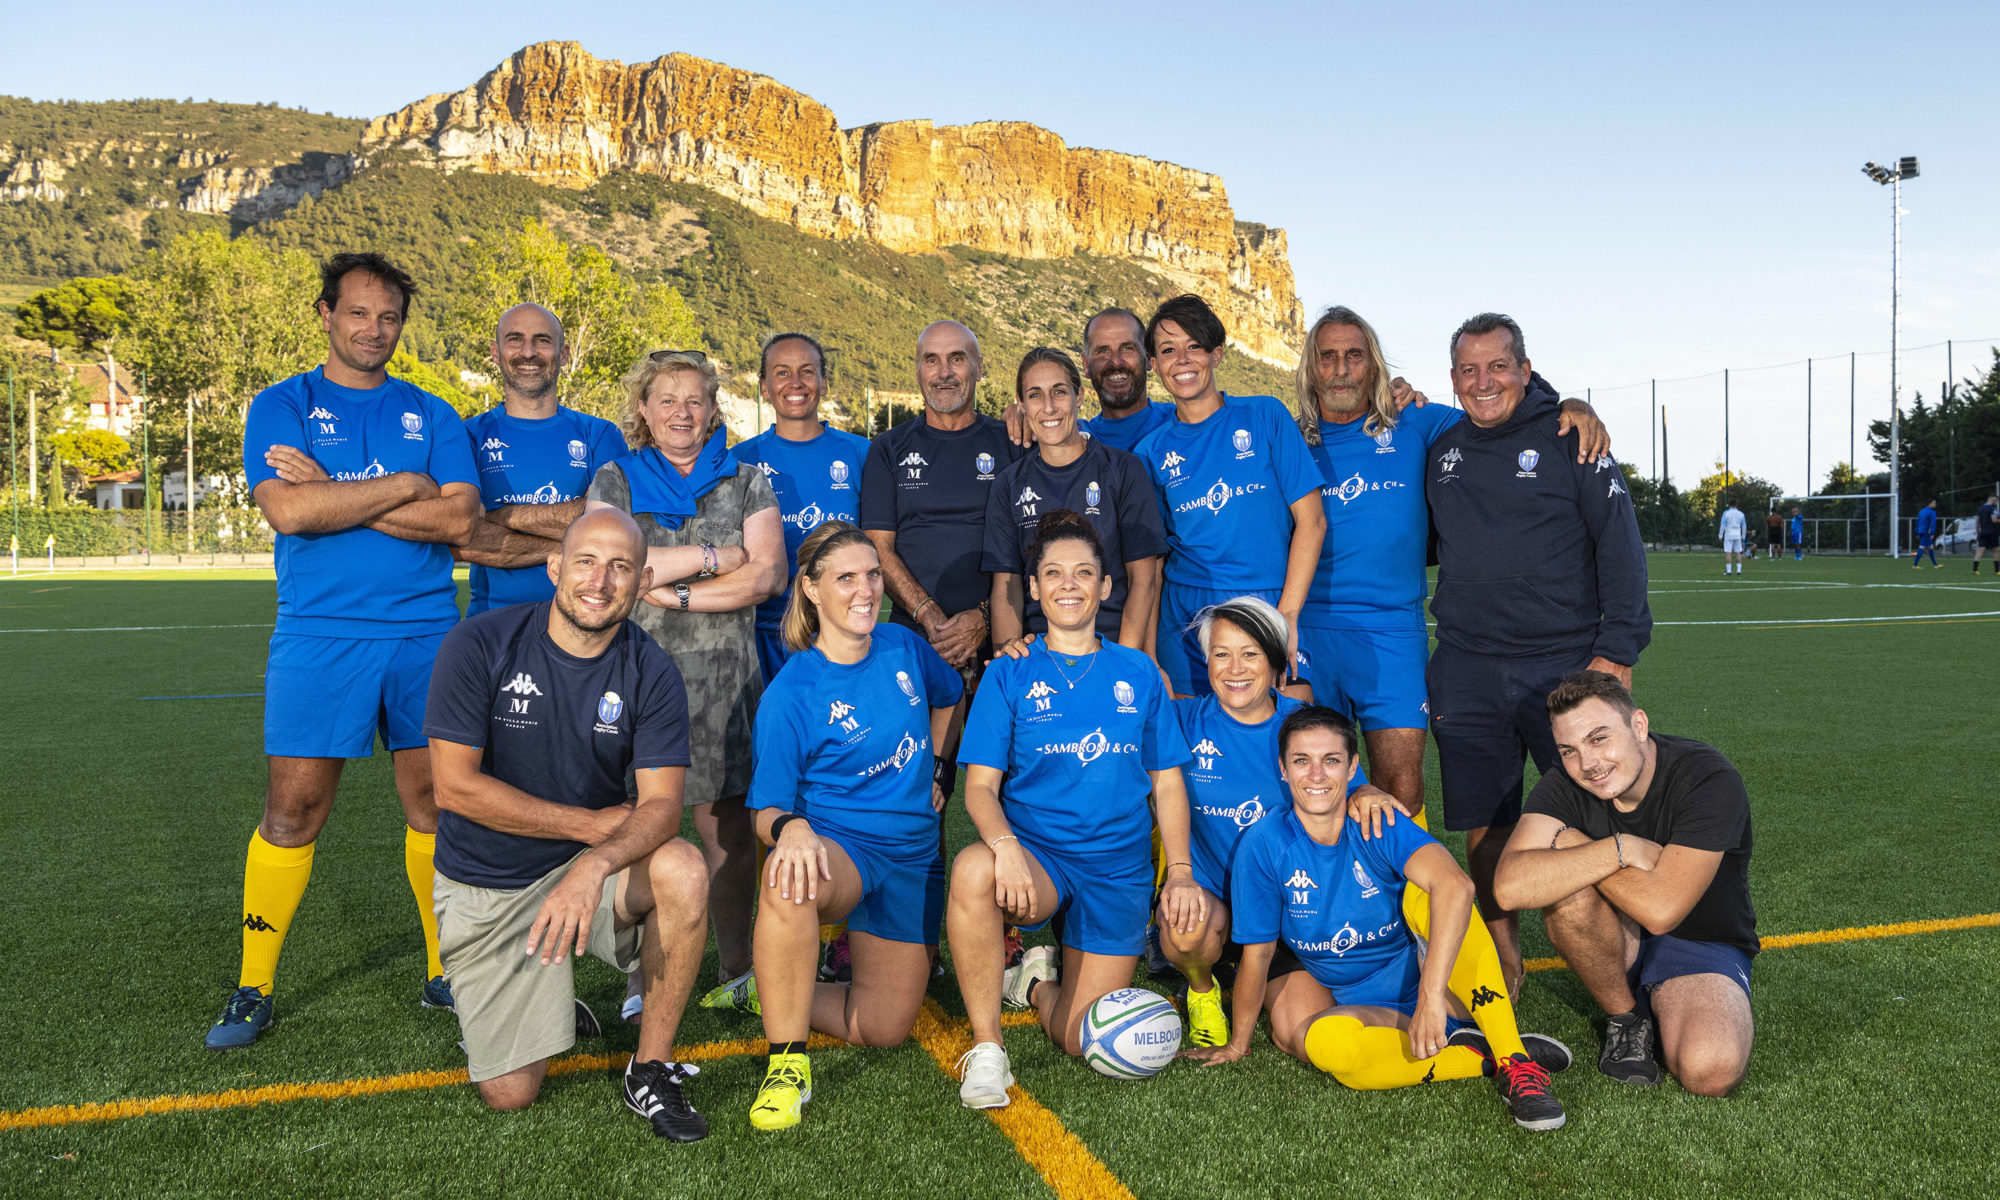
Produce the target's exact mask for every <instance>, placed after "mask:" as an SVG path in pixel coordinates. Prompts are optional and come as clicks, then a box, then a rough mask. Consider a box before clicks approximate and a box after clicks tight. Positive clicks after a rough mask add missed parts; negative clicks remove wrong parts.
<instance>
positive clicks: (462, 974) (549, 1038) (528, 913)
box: [431, 859, 640, 1083]
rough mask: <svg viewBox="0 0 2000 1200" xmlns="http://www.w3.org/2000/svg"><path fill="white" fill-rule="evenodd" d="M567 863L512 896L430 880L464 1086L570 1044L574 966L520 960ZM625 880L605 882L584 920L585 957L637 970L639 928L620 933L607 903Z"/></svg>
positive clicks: (573, 1036) (572, 1037)
mask: <svg viewBox="0 0 2000 1200" xmlns="http://www.w3.org/2000/svg"><path fill="white" fill-rule="evenodd" d="M575 861H576V860H575V859H571V860H570V861H569V862H567V863H564V864H563V865H562V866H560V867H557V868H556V869H555V870H553V871H550V872H549V873H548V874H546V875H544V876H542V877H541V878H540V879H537V880H536V881H535V882H534V883H532V884H530V885H528V886H527V887H524V888H520V889H518V890H515V891H504V890H501V889H498V888H481V887H472V886H470V885H468V884H463V883H460V882H458V881H457V880H455V879H449V878H447V877H445V876H444V875H442V874H440V875H438V877H437V879H436V882H435V884H434V885H433V888H432V893H431V894H432V897H433V904H434V906H435V908H436V910H437V922H438V955H439V957H441V958H442V959H443V960H444V976H445V978H446V979H447V980H449V981H450V983H451V994H452V999H453V1001H454V1004H455V1007H456V1008H457V1010H458V1027H459V1028H460V1029H461V1030H462V1031H464V1033H465V1057H466V1068H467V1070H468V1072H469V1073H470V1074H471V1076H472V1081H473V1082H474V1083H478V1082H480V1081H481V1080H486V1079H495V1078H498V1077H499V1076H501V1075H505V1074H507V1073H508V1072H509V1071H515V1070H519V1069H520V1068H522V1067H525V1066H527V1065H528V1064H530V1063H533V1062H538V1061H540V1060H542V1059H544V1058H548V1057H550V1056H552V1055H556V1054H561V1053H562V1052H563V1051H565V1050H567V1049H569V1048H570V1047H571V1046H574V1045H575V1044H576V983H575V979H574V975H573V972H572V968H573V967H574V966H575V963H576V960H575V959H574V958H565V959H564V960H563V961H562V962H560V963H551V964H549V965H548V966H543V965H542V957H541V955H540V954H536V955H534V956H532V957H530V956H529V955H527V954H525V953H523V947H525V946H526V945H527V944H528V930H529V928H530V927H531V926H533V925H534V923H535V915H536V914H537V913H539V912H540V911H541V908H542V902H543V901H544V900H546V899H548V895H549V893H550V892H551V891H553V890H554V889H555V886H556V884H558V883H560V882H562V877H563V875H564V874H566V873H567V872H568V871H569V869H570V866H571V865H572V864H574V863H575ZM623 878H624V874H623V872H620V873H619V874H617V875H613V876H612V877H611V878H609V879H607V880H605V881H604V894H603V895H602V896H600V897H599V898H598V901H597V912H596V914H595V915H594V916H592V917H591V920H590V942H589V948H590V953H591V954H592V955H593V956H594V957H596V958H600V959H602V960H604V961H605V962H608V963H610V964H611V965H612V966H614V967H616V968H617V969H618V970H620V971H625V972H630V971H632V970H634V969H635V968H637V967H638V965H639V929H640V927H639V926H638V925H633V926H632V927H631V928H629V929H624V930H618V929H616V928H615V926H616V924H617V913H616V910H615V909H614V908H613V907H612V897H613V895H614V894H615V889H616V888H617V886H618V884H619V882H620V881H621V880H622V879H623Z"/></svg>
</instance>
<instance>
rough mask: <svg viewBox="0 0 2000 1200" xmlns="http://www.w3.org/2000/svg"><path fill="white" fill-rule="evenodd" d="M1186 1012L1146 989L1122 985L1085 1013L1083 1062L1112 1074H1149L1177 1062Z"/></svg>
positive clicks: (1128, 1076) (1139, 1076) (1140, 1076)
mask: <svg viewBox="0 0 2000 1200" xmlns="http://www.w3.org/2000/svg"><path fill="white" fill-rule="evenodd" d="M1180 1048H1181V1015H1180V1013H1178V1012H1176V1011H1174V1005H1173V1001H1171V1000H1168V999H1167V998H1166V997H1165V996H1162V995H1160V994H1159V993H1158V992H1149V991H1147V990H1146V989H1145V988H1119V989H1118V990H1117V991H1115V992H1111V993H1109V994H1107V995H1105V996H1104V997H1103V998H1102V999H1100V1000H1098V1002H1097V1003H1095V1004H1093V1005H1091V1006H1090V1011H1089V1012H1086V1013H1084V1014H1083V1061H1085V1062H1087V1063H1089V1064H1090V1065H1091V1067H1092V1068H1093V1069H1094V1070H1096V1072H1097V1073H1098V1074H1100V1075H1106V1076H1109V1077H1111V1078H1112V1079H1145V1078H1147V1077H1149V1076H1153V1075H1157V1074H1159V1073H1160V1071H1161V1070H1162V1069H1164V1068H1165V1067H1166V1065H1167V1064H1168V1063H1170V1062H1172V1061H1174V1055H1175V1054H1178V1053H1179V1052H1180Z"/></svg>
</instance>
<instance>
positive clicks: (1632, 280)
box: [0, 2, 2000, 489]
mask: <svg viewBox="0 0 2000 1200" xmlns="http://www.w3.org/2000/svg"><path fill="white" fill-rule="evenodd" d="M375 11H391V12H394V14H395V19H393V20H374V19H371V18H372V17H373V15H374V14H373V12H371V11H370V10H367V9H366V8H358V9H347V10H335V9H331V8H327V7H324V6H318V7H312V8H307V7H296V8H294V7H289V6H270V5H254V6H253V5H228V4H200V3H187V4H182V5H179V6H175V7H174V8H173V9H171V10H169V9H163V8H161V7H159V6H156V5H151V4H146V5H138V4H134V5H120V4H73V5H67V6H50V5H37V6H34V7H33V8H32V9H31V10H29V11H27V12H17V13H14V14H11V15H10V17H9V21H8V24H9V27H10V28H9V34H10V36H9V39H8V40H9V42H10V43H11V47H12V52H11V53H10V54H9V55H8V56H7V62H6V65H5V66H4V67H0V92H7V93H10V94H15V95H27V96H33V97H36V98H75V99H107V98H124V97H133V96H169V97H184V96H193V97H195V98H197V99H206V98H210V97H213V98H215V99H218V100H222V99H227V100H238V101H264V100H273V101H278V102H280V103H284V104H288V105H299V106H304V107H307V108H311V109H315V110H328V111H333V112H337V113H342V114H347V115H354V116H372V115H375V114H378V113H382V112H387V111H390V110H392V109H395V108H397V107H400V106H401V105H403V104H405V103H408V102H409V101H411V100H414V99H417V98H419V97H420V96H422V95H424V94H427V93H430V92H442V91H452V90H456V89H458V88H461V87H464V86H466V85H468V84H470V83H472V82H473V81H474V80H476V79H477V78H478V77H479V76H480V75H481V74H483V73H484V72H486V71H487V70H489V69H490V68H491V67H492V66H493V65H494V64H496V63H498V62H499V61H500V60H501V59H503V58H504V57H506V56H507V55H508V54H510V53H512V52H513V51H514V50H516V49H518V48H519V47H521V46H522V45H525V44H527V43H530V42H535V41H541V40H546V39H552V38H566V39H571V40H575V41H579V42H581V43H583V44H584V46H585V47H586V48H587V49H589V50H590V51H591V52H592V53H594V54H596V55H598V56H599V57H603V58H619V59H624V60H626V61H636V60H645V59H651V58H655V57H657V56H659V55H662V54H666V53H669V52H672V51H685V52H688V53H692V54H697V55H701V56H703V57H706V58H712V59H717V60H720V61H723V62H727V63H729V64H731V65H733V66H738V67H743V68H746V69H750V70H755V71H760V72H762V73H764V74H767V75H771V76H773V77H775V78H777V79H779V80H780V81H782V82H784V83H786V84H789V85H790V86H792V87H795V88H798V89H800V90H801V91H804V92H806V93H808V94H810V95H812V96H814V97H815V98H817V99H819V100H820V101H822V102H824V103H826V104H827V105H829V106H830V107H831V108H832V109H833V110H834V112H835V113H836V114H838V116H839V118H840V120H841V123H842V124H843V125H859V124H864V123H867V122H870V121H878V120H894V119H899V118H911V117H929V118H931V119H933V120H936V121H939V122H941V123H958V122H965V121H975V120H987V119H1012V120H1025V121H1033V122H1035V123H1037V124H1040V125H1043V126H1046V127H1048V128H1050V129H1052V130H1054V131H1055V132H1057V133H1058V134H1060V135H1062V136H1063V138H1065V139H1066V140H1067V141H1068V142H1070V143H1071V144H1072V145H1088V146H1102V147H1108V148H1112V149H1117V150H1124V151H1129V152H1133V153H1138V154H1145V155H1149V156H1152V157H1155V158H1162V159H1167V160H1170V161H1174V162H1178V163H1183V164H1186V165H1188V166H1191V167H1197V168H1201V169H1203V170H1209V171H1214V172H1216V173H1219V174H1220V175H1222V177H1223V178H1224V180H1225V181H1226V183H1227V185H1228V189H1229V195H1230V199H1231V201H1232V202H1233V203H1234V205H1235V208H1236V212H1237V215H1238V217H1239V218H1241V219H1244V220H1251V221H1261V222H1264V223H1266V224H1270V225H1277V226H1281V227H1283V228H1285V229H1286V230H1287V231H1288V233H1289V236H1290V239H1291V250H1292V262H1293V266H1294V268H1295V269H1296V271H1297V273H1298V277H1299V290H1300V298H1301V300H1302V301H1303V302H1304V304H1305V305H1306V308H1307V311H1308V316H1309V317H1310V315H1311V314H1312V313H1313V312H1314V311H1316V310H1317V309H1318V308H1320V307H1323V306H1324V305H1326V304H1329V303H1335V302H1339V303H1344V304H1348V305H1351V306H1353V307H1355V308H1357V309H1358V310H1360V311H1361V312H1362V313H1364V314H1365V315H1367V316H1369V317H1370V319H1371V320H1373V321H1374V322H1375V324H1376V326H1377V328H1378V329H1379V330H1380V331H1381V333H1382V335H1383V338H1384V342H1385V344H1386V346H1387V349H1388V351H1389V354H1390V355H1391V357H1392V358H1394V359H1395V360H1396V361H1397V362H1398V364H1399V365H1400V367H1401V369H1402V370H1403V372H1404V373H1405V374H1406V375H1407V376H1408V377H1409V378H1410V379H1411V380H1412V382H1414V383H1416V384H1417V385H1418V386H1419V387H1421V388H1423V389H1425V390H1426V391H1427V392H1429V393H1431V394H1432V395H1434V396H1443V395H1448V394H1449V387H1448V384H1447V376H1446V369H1447V366H1448V363H1447V359H1446V353H1445V345H1446V338H1447V335H1448V334H1449V332H1450V330H1451V329H1452V328H1453V327H1454V326H1455V325H1456V324H1457V323H1458V321H1459V320H1461V319H1462V318H1464V317H1465V316H1467V315H1470V314H1471V313H1473V312H1476V311H1479V310H1482V309H1489V308H1497V309H1501V310H1504V311H1507V312H1510V313H1512V314H1513V315H1514V316H1515V317H1516V318H1518V319H1519V320H1520V321H1521V322H1522V324H1523V325H1524V326H1525V328H1526V332H1527V336H1528V350H1529V355H1530V357H1531V358H1532V359H1533V360H1534V362H1535V365H1536V367H1537V368H1538V369H1539V370H1541V371H1542V372H1543V374H1545V375H1547V376H1548V377H1549V378H1551V379H1552V380H1554V381H1555V382H1556V383H1557V384H1558V385H1559V386H1561V387H1562V389H1563V390H1564V392H1565V393H1577V394H1580V393H1582V392H1583V391H1584V389H1586V388H1590V389H1592V392H1593V398H1594V399H1596V400H1597V401H1598V403H1599V407H1600V408H1601V409H1602V410H1603V411H1604V413H1605V415H1606V417H1607V419H1609V420H1611V421H1612V423H1613V433H1614V436H1615V437H1617V438H1618V444H1619V450H1620V455H1621V457H1623V458H1626V459H1628V460H1630V461H1634V462H1638V463H1641V464H1647V463H1649V462H1650V451H1651V446H1652V441H1651V439H1650V437H1649V436H1648V432H1647V431H1648V428H1649V425H1650V408H1649V390H1648V388H1647V387H1646V386H1645V381H1646V380H1648V379H1653V378H1658V379H1661V380H1681V382H1671V383H1662V384H1661V385H1660V389H1659V390H1660V400H1661V402H1662V403H1664V404H1665V405H1666V406H1667V409H1668V413H1669V417H1670V428H1671V430H1672V439H1673V447H1674V458H1673V468H1674V470H1673V473H1674V476H1675V477H1676V479H1677V480H1678V481H1679V482H1681V483H1682V484H1683V485H1684V486H1685V485H1686V484H1688V483H1690V482H1692V480H1693V478H1694V477H1695V475H1696V473H1697V472H1698V471H1705V470H1707V469H1709V467H1708V464H1710V463H1712V462H1714V461H1717V460H1719V459H1720V458H1721V456H1722V453H1723V437H1722V428H1721V417H1722V379H1721V377H1720V374H1719V373H1720V371H1721V369H1722V368H1723V367H1730V368H1732V371H1731V377H1730V400H1731V404H1730V411H1731V423H1730V439H1729V440H1730V457H1731V462H1732V464H1733V465H1734V466H1735V467H1736V468H1737V469H1738V470H1739V471H1742V470H1747V471H1750V472H1753V473H1755V474H1758V475H1763V476H1765V477H1767V478H1771V479H1773V480H1775V481H1776V482H1778V483H1781V484H1783V485H1785V486H1786V487H1787V488H1794V489H1795V488H1798V487H1800V486H1802V485H1803V484H1804V483H1805V468H1806V443H1805V438H1804V425H1805V415H1806V384H1805V367H1804V365H1803V362H1802V361H1801V360H1803V359H1805V358H1807V357H1808V356H1824V357H1822V358H1821V360H1820V361H1819V362H1817V363H1816V364H1815V367H1814V384H1815V387H1814V437H1813V441H1812V446H1811V450H1812V473H1813V475H1814V477H1815V479H1816V480H1817V479H1819V478H1823V477H1824V474H1825V469H1826V467H1827V466H1828V465H1829V464H1831V463H1832V462H1833V461H1834V460H1835V459H1840V458H1845V457H1847V446H1848V416H1847V414H1848V391H1849V388H1848V362H1847V358H1846V355H1847V352H1848V351H1850V350H1854V351H1860V352H1862V355H1863V357H1861V358H1860V359H1859V360H1858V361H1857V364H1856V371H1855V375H1856V380H1855V391H1856V394H1857V406H1858V408H1859V410H1860V421H1861V423H1862V424H1863V426H1864V427H1865V423H1866V421H1867V420H1868V419H1869V417H1871V416H1877V417H1879V416H1882V415H1884V414H1885V413H1886V411H1887V407H1888V379H1887V375H1888V371H1887V364H1888V359H1887V354H1886V350H1887V347H1888V332H1889V240H1890V231H1889V198H1888V196H1887V194H1886V189H1882V188H1879V187H1877V186H1876V185H1875V184H1873V183H1871V182H1869V181H1868V180H1867V179H1866V178H1865V177H1864V176H1863V175H1862V174H1861V172H1860V170H1859V167H1860V164H1861V163H1862V162H1863V161H1864V160H1866V159H1870V158H1874V159H1887V158H1894V157H1896V156H1900V155H1903V154H1915V155H1918V156H1920V157H1921V159H1922V162H1923V175H1922V177H1921V178H1919V179H1917V180H1916V181H1914V182H1913V183H1912V184H1910V185H1909V186H1908V187H1907V188H1906V190H1905V193H1904V205H1903V206H1904V208H1905V210H1906V211H1907V212H1908V214H1909V215H1908V216H1907V217H1906V218H1905V220H1904V242H1903V245H1904V256H1903V264H1904V265H1903V345H1904V346H1905V347H1906V348H1908V347H1915V346H1922V345H1925V344H1928V343H1933V342H1942V341H1944V340H1945V339H1947V338H1951V339H1981V338H1995V337H2000V222H1996V219H1995V217H1996V214H2000V144H1997V143H1996V142H1995V141H1994V138H1993V136H1992V129H1991V123H1992V121H1993V119H1994V117H1995V115H1996V114H2000V71H1996V70H1995V69H1994V65H1993V62H1992V49H1991V47H1992V46H1994V45H1996V44H2000V6H1996V5H1993V4H1990V3H1988V4H1971V3H1966V4H1921V3H1917V4H1905V5H1902V6H1897V7H1894V8H1892V7H1891V6H1888V5H1884V4H1880V3H1876V4H1869V5H1860V4H1815V5H1803V4H1787V5H1776V4H1757V5H1745V4H1706V3H1688V4H1681V5H1677V6H1672V7H1667V6H1623V5H1604V4H1588V5H1586V4H1576V5H1570V4H1541V5H1526V6H1522V5H1517V6H1512V7H1508V6H1501V5H1492V4H1486V5H1385V4H1367V5H1358V4H1357V5H1346V4H1343V5H1331V4H1232V5H1228V6H1224V5H1219V4H1211V5H1204V6H1193V5H1180V4H1154V5H1150V6H1144V7H1139V6H1135V7H1133V8H1132V9H1130V10H1129V12H1119V11H1116V10H1114V9H1112V8H1111V7H1110V6H1104V5H1098V6H1081V5H1075V4H1062V5H1039V4H1013V5H1005V6H1001V5H989V6H980V7H978V8H975V7H973V6H963V7H958V6H953V7H950V8H947V7H945V6H913V5H896V4H880V5H869V6H861V5H851V6H848V5H844V6H829V5H823V4H821V5H798V6H796V7H793V6H786V5H777V4H762V5H691V4H685V3H682V4H648V5H630V6H627V5H619V4H599V5H593V6H587V7H585V8H581V9H579V8H574V7H571V6H556V5H546V4H542V5H527V4H515V3H506V2H495V3H486V4H478V5H427V6H411V7H410V8H409V9H401V10H375ZM829 332H830V333H832V334H833V335H834V336H836V337H837V336H838V331H829ZM1991 345H1993V343H1991V342H1975V343H1970V344H1967V343H1964V342H1961V344H1959V345H1957V346H1956V347H1955V348H1954V349H1955V359H1956V364H1955V365H1956V367H1957V373H1958V374H1959V375H1961V376H1963V375H1965V374H1966V373H1968V371H1970V370H1975V369H1978V368H1980V367H1982V366H1983V365H1985V364H1986V363H1989V362H1990V361H1991V357H1990V349H1989V347H1990V346H1991ZM1836 359H1837V361H1836ZM1771 364H1790V365H1785V366H1775V367H1770V369H1765V370H1750V369H1749V368H1762V367H1767V366H1770V365H1771ZM1902 369H1903V395H1904V398H1905V402H1906V403H1907V402H1908V400H1909V398H1910V397H1911V395H1912V394H1913V392H1915V391H1917V390H1921V391H1922V392H1923V393H1924V394H1925V395H1926V396H1932V395H1934V394H1935V393H1936V390H1937V388H1938V384H1939V381H1940V380H1942V378H1943V377H1944V374H1945V350H1944V348H1943V347H1941V346H1940V347H1937V348H1936V349H1930V350H1915V351H1908V350H1906V353H1905V354H1904V356H1903V358H1902ZM1710 372H1714V373H1715V374H1714V375H1713V377H1709V373H1710ZM1694 376H1700V377H1701V378H1687V377H1694ZM1631 384H1638V385H1639V386H1637V387H1629V386H1628V387H1620V386H1618V385H1631ZM1862 455H1863V457H1864V458H1865V456H1866V449H1865V443H1864V448H1863V450H1862Z"/></svg>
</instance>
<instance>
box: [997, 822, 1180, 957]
mask: <svg viewBox="0 0 2000 1200" xmlns="http://www.w3.org/2000/svg"><path fill="white" fill-rule="evenodd" d="M1020 841H1021V849H1023V850H1026V851H1027V852H1028V853H1029V854H1032V855H1034V858H1035V861H1036V862H1038V863H1040V864H1042V870H1044V871H1047V872H1048V873H1049V879H1050V880H1051V881H1052V882H1054V884H1055V885H1056V907H1055V911H1054V912H1051V913H1048V914H1046V915H1045V916H1044V917H1043V918H1042V920H1041V921H1040V922H1039V923H1037V924H1034V925H1023V926H1021V932H1022V933H1033V932H1035V931H1036V930H1038V929H1041V928H1043V927H1044V926H1046V925H1047V924H1048V923H1049V922H1050V921H1054V920H1056V919H1058V918H1060V919H1061V924H1060V926H1059V927H1058V930H1057V937H1058V939H1059V940H1060V941H1061V942H1062V944H1063V945H1065V946H1068V947H1070V948H1071V949H1075V950H1081V951H1083V952H1084V953H1085V954H1107V955H1117V954H1144V953H1145V952H1146V926H1147V925H1148V924H1149V923H1150V922H1151V921H1152V919H1153V857H1152V853H1151V851H1150V850H1146V851H1142V852H1139V853H1136V854H1133V855H1129V856H1116V857H1111V856H1105V855H1097V856H1093V857H1092V858H1089V859H1085V858H1083V857H1081V856H1079V855H1064V854H1057V853H1056V852H1054V851H1053V850H1050V849H1048V848H1047V847H1045V846H1042V845H1040V844H1039V843H1036V842H1031V841H1029V840H1028V839H1026V838H1021V839H1020ZM1128 859H1129V861H1128Z"/></svg>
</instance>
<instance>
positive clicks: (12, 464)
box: [7, 367, 21, 572]
mask: <svg viewBox="0 0 2000 1200" xmlns="http://www.w3.org/2000/svg"><path fill="white" fill-rule="evenodd" d="M16 453H17V451H16V450H15V449H14V368H12V367H8V368H7V507H8V508H9V509H11V510H12V511H13V514H14V540H13V542H12V543H11V544H10V545H11V548H10V549H9V551H8V558H9V561H10V562H12V563H13V568H14V570H15V571H16V572H18V571H19V570H20V560H19V555H20V553H21V481H20V480H19V479H17V478H15V475H16V474H17V473H18V472H19V471H20V469H21V465H20V460H19V459H17V458H15V454H16Z"/></svg>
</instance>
